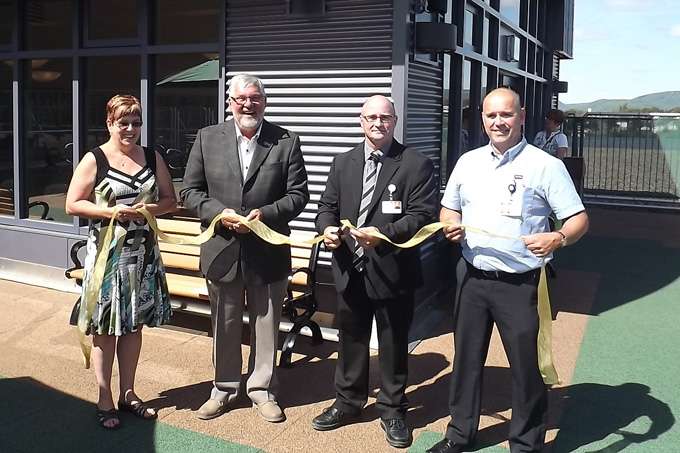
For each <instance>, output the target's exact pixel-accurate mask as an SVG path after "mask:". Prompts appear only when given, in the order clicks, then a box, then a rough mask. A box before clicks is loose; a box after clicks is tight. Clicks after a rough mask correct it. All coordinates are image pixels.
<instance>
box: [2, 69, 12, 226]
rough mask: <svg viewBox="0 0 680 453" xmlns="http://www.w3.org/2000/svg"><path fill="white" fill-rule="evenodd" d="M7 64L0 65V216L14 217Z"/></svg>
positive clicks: (10, 70) (9, 82)
mask: <svg viewBox="0 0 680 453" xmlns="http://www.w3.org/2000/svg"><path fill="white" fill-rule="evenodd" d="M7 63H8V61H3V62H2V63H0V215H14V201H12V200H11V198H12V197H13V196H14V193H13V192H12V190H13V189H14V154H13V149H14V146H13V145H14V143H13V141H12V140H13V137H14V136H13V134H12V125H13V123H14V121H13V119H12V65H11V64H7ZM9 63H11V60H9Z"/></svg>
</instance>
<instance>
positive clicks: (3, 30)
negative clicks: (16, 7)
mask: <svg viewBox="0 0 680 453" xmlns="http://www.w3.org/2000/svg"><path fill="white" fill-rule="evenodd" d="M12 10H13V8H12V1H11V0H0V46H8V45H10V44H12V17H13V14H12Z"/></svg>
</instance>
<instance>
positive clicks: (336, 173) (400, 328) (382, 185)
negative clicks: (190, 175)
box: [312, 96, 437, 448]
mask: <svg viewBox="0 0 680 453" xmlns="http://www.w3.org/2000/svg"><path fill="white" fill-rule="evenodd" d="M360 121H361V125H362V127H363V129H364V135H365V140H364V141H363V142H362V143H361V144H359V145H358V146H357V147H356V148H354V149H353V150H351V151H349V152H346V153H344V154H340V155H338V156H336V157H335V159H333V164H332V165H331V171H330V174H329V175H328V182H327V183H326V189H325V190H324V193H323V195H322V196H321V199H320V200H319V213H318V215H317V217H316V228H317V230H318V231H319V233H322V234H323V235H324V242H325V244H326V247H327V248H329V249H330V250H332V251H333V259H332V270H333V278H334V280H335V288H336V290H337V291H338V293H339V297H338V315H339V318H340V345H339V352H338V363H337V367H336V372H335V391H336V399H335V402H334V403H333V405H332V406H331V407H329V408H327V409H325V410H324V412H323V413H322V414H320V415H319V416H317V417H316V418H315V419H314V420H313V421H312V427H313V428H314V429H316V430H319V431H327V430H331V429H335V428H337V427H339V426H342V425H343V424H345V423H347V422H348V421H350V420H351V419H353V418H355V417H356V416H358V415H359V413H360V411H361V410H362V409H363V407H364V405H365V404H366V402H367V400H368V390H369V386H368V378H369V375H368V373H369V370H368V364H369V341H370V338H371V328H372V321H373V318H374V317H375V320H376V325H377V333H378V341H379V365H380V382H381V386H380V393H379V394H378V398H377V401H376V404H375V406H376V410H377V411H378V413H379V414H380V419H381V420H380V426H381V427H382V428H383V429H384V430H385V436H386V439H387V442H388V443H389V444H390V445H392V446H393V447H399V448H405V447H408V446H409V445H410V443H411V435H410V432H409V430H408V428H407V426H406V424H405V421H404V417H405V416H406V411H407V409H408V407H409V405H408V400H407V398H406V395H405V391H406V378H407V374H408V332H409V328H410V326H411V321H412V320H413V308H414V292H415V289H416V288H418V287H419V286H421V285H422V284H423V273H422V269H421V264H420V250H419V249H418V248H410V249H400V248H397V247H395V246H393V245H392V244H390V243H388V242H385V241H381V240H380V239H379V238H376V237H374V236H371V234H370V233H371V232H378V231H379V232H381V233H382V234H384V235H385V236H387V237H388V238H390V240H392V241H394V242H396V243H400V242H405V241H406V240H408V239H410V238H411V237H412V236H413V235H414V234H415V233H416V232H417V231H418V230H419V229H420V228H422V227H423V226H425V225H427V224H428V223H431V222H432V221H433V220H434V217H435V215H436V211H437V191H436V187H435V179H434V167H433V165H432V162H431V161H430V159H429V158H428V157H427V156H425V155H423V154H421V153H419V152H417V151H415V150H413V149H411V148H407V147H406V146H404V145H402V144H401V143H399V142H398V141H396V140H395V139H394V138H393V136H394V128H395V126H396V124H397V116H396V114H395V110H394V106H393V104H392V102H391V101H390V100H389V99H387V98H386V97H384V96H373V97H371V98H369V99H368V100H367V101H366V103H365V104H364V106H363V109H362V111H361V120H360ZM342 219H349V220H350V221H351V222H352V223H353V224H354V225H355V226H357V227H358V228H359V229H358V230H352V231H347V230H345V229H343V228H341V227H340V220H342Z"/></svg>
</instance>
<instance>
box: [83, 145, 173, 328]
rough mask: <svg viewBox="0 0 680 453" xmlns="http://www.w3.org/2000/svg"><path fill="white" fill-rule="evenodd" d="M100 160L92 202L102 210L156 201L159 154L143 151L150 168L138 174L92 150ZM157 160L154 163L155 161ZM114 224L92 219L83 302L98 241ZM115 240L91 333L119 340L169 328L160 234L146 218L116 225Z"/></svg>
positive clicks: (167, 297)
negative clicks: (141, 329) (140, 329)
mask: <svg viewBox="0 0 680 453" xmlns="http://www.w3.org/2000/svg"><path fill="white" fill-rule="evenodd" d="M92 153H93V154H94V156H95V158H96V160H97V180H96V183H95V189H94V202H95V204H97V205H100V206H115V205H118V204H125V205H133V204H135V203H151V202H153V201H155V200H157V198H158V185H157V184H156V178H155V176H154V170H155V169H154V168H151V167H150V166H149V164H148V163H149V162H153V163H155V154H154V152H153V151H151V152H149V151H148V150H146V149H145V155H146V161H147V165H145V166H144V167H143V168H142V169H141V170H139V171H138V172H137V173H136V174H134V175H128V174H126V173H123V172H121V171H119V170H117V169H115V168H112V167H110V165H109V163H108V161H107V159H106V156H105V155H104V152H103V151H102V150H101V148H95V149H94V150H92ZM152 159H153V161H152ZM108 228H110V221H109V220H108V219H103V220H91V221H90V225H89V233H88V239H87V255H86V258H85V275H84V277H83V292H82V294H83V297H84V296H85V294H86V292H87V288H88V286H89V285H92V284H97V283H96V282H92V281H91V280H92V279H91V276H92V273H93V270H94V265H95V260H96V257H97V252H98V247H99V246H100V238H102V239H103V238H104V236H105V235H106V231H107V229H108ZM113 228H115V230H114V233H113V239H112V241H111V244H110V246H109V250H108V258H107V260H106V269H105V271H104V276H103V281H102V283H101V288H100V289H99V296H98V298H97V304H96V306H95V308H94V313H93V316H92V324H91V326H90V329H89V331H90V333H91V332H93V331H94V332H95V333H97V334H99V335H105V334H108V335H116V336H120V335H123V334H125V333H127V332H135V331H137V326H139V325H141V324H146V325H148V326H150V327H155V326H160V325H163V324H165V323H166V322H167V321H168V319H169V318H170V314H171V308H170V298H169V295H168V288H167V283H166V280H165V268H164V267H163V262H162V260H161V255H160V251H159V249H158V243H157V241H156V233H155V232H154V231H153V229H151V228H150V227H149V224H148V222H147V221H146V219H144V220H142V221H137V222H117V221H114V222H113Z"/></svg>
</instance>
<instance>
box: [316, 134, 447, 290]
mask: <svg viewBox="0 0 680 453" xmlns="http://www.w3.org/2000/svg"><path fill="white" fill-rule="evenodd" d="M363 168H364V143H361V144H360V145H358V146H357V147H356V148H354V149H353V150H351V151H349V152H347V153H343V154H340V155H338V156H336V157H335V158H334V159H333V164H332V165H331V171H330V174H329V175H328V182H327V184H326V189H325V190H324V192H323V195H322V196H321V199H320V200H319V212H318V214H317V216H316V228H317V230H318V232H319V233H321V234H322V233H323V231H324V229H325V228H326V227H328V226H338V225H340V220H341V219H349V220H350V221H351V222H352V224H354V225H356V223H357V217H358V214H359V204H360V203H361V191H362V188H363V172H364V170H363ZM390 184H393V185H394V186H395V188H396V190H395V192H394V193H393V199H394V200H395V201H401V202H402V206H403V207H402V213H401V214H385V213H383V210H382V202H383V201H387V200H389V199H390V197H389V191H388V189H387V188H388V186H389V185H390ZM436 211H437V191H436V187H435V178H434V166H433V165H432V161H431V160H430V159H429V158H428V157H427V156H425V155H423V154H421V153H419V152H417V151H415V150H413V149H411V148H407V147H405V146H404V145H402V144H401V143H399V142H397V141H396V140H394V141H393V142H392V146H391V147H390V151H389V153H388V154H387V156H386V157H385V159H384V161H383V164H382V168H381V170H380V174H379V175H378V181H377V182H376V187H375V193H374V194H373V199H372V200H371V204H370V206H369V211H368V216H367V218H366V224H365V225H366V226H374V227H377V228H378V229H379V230H380V232H381V233H383V234H384V235H385V236H387V237H388V238H390V239H391V240H392V241H394V242H397V243H401V242H405V241H406V240H408V239H410V238H411V237H412V236H413V235H414V234H415V233H416V232H417V231H418V230H419V229H420V228H422V227H423V226H425V225H427V224H429V223H431V222H432V221H433V220H434V219H435V217H436V214H437V212H436ZM354 246H355V241H354V240H353V239H352V237H351V236H350V235H349V234H346V235H345V240H344V241H343V243H342V245H341V246H340V247H339V248H338V249H336V250H334V251H333V260H332V264H333V277H334V279H335V287H336V289H337V290H338V292H340V293H342V292H344V290H345V288H346V287H347V284H348V282H349V279H350V278H353V277H354V278H356V277H359V274H358V273H357V272H356V271H355V269H354V265H353V260H354V254H353V250H354ZM364 257H365V259H366V265H365V281H366V290H367V293H368V295H369V297H371V298H374V299H386V298H391V297H395V296H397V295H400V294H404V293H405V292H408V291H413V290H415V289H416V288H418V287H419V286H422V284H423V274H422V268H421V264H420V250H419V248H418V247H414V248H410V249H400V248H398V247H395V246H393V245H391V244H389V243H387V242H385V241H383V242H382V243H381V244H380V245H379V246H378V247H375V248H374V249H372V250H366V253H365V255H364Z"/></svg>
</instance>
